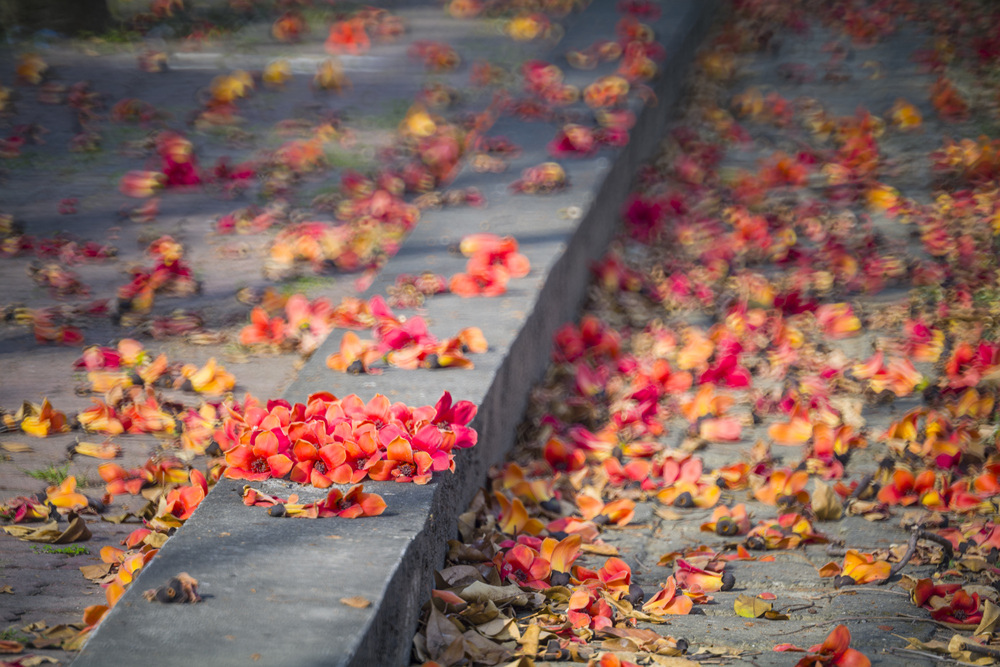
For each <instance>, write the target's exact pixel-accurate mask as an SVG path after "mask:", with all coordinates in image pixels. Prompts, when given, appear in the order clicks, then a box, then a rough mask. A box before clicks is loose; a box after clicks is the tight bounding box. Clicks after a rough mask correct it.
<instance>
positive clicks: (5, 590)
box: [0, 586, 14, 595]
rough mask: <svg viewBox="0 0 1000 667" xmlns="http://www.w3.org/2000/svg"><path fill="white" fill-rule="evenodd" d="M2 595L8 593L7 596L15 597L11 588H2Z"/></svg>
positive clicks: (0, 590) (0, 588)
mask: <svg viewBox="0 0 1000 667" xmlns="http://www.w3.org/2000/svg"><path fill="white" fill-rule="evenodd" d="M0 593H6V594H7V595H13V594H14V589H13V588H11V587H10V586H0Z"/></svg>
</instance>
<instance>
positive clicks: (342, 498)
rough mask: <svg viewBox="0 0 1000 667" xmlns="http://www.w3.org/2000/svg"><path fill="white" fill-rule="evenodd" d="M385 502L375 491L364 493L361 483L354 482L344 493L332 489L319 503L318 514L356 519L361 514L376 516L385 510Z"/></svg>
mask: <svg viewBox="0 0 1000 667" xmlns="http://www.w3.org/2000/svg"><path fill="white" fill-rule="evenodd" d="M385 508H386V504H385V500H383V499H382V496H380V495H378V494H377V493H364V491H363V489H362V485H361V484H355V485H354V486H352V487H351V488H350V489H348V490H347V492H346V493H341V492H340V491H339V490H337V489H334V490H332V491H330V493H329V494H328V495H327V497H326V500H324V501H323V503H322V504H320V507H319V516H321V517H326V516H339V517H341V518H343V519H356V518H358V517H361V516H378V515H379V514H381V513H382V512H384V511H385Z"/></svg>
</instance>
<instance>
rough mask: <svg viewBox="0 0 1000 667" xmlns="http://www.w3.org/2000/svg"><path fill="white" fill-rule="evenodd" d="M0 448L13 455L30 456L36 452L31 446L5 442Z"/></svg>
mask: <svg viewBox="0 0 1000 667" xmlns="http://www.w3.org/2000/svg"><path fill="white" fill-rule="evenodd" d="M0 448H3V450H4V451H7V452H10V453H11V454H29V453H31V452H33V451H35V450H34V449H32V448H31V446H30V445H24V444H21V443H20V442H5V443H3V444H2V445H0Z"/></svg>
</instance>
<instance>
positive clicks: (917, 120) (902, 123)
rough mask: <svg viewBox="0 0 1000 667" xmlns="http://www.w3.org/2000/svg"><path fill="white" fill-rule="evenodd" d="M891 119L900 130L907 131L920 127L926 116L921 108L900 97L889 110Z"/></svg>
mask: <svg viewBox="0 0 1000 667" xmlns="http://www.w3.org/2000/svg"><path fill="white" fill-rule="evenodd" d="M889 120H890V122H891V123H892V124H893V125H895V126H896V127H898V128H899V129H900V130H904V131H906V130H915V129H917V128H919V127H920V125H921V123H923V121H924V117H923V115H922V114H921V113H920V109H918V108H917V107H915V106H913V105H912V104H910V103H909V102H907V101H906V100H904V99H902V98H900V99H898V100H896V103H895V104H893V105H892V108H891V109H890V110H889Z"/></svg>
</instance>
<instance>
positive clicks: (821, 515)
mask: <svg viewBox="0 0 1000 667" xmlns="http://www.w3.org/2000/svg"><path fill="white" fill-rule="evenodd" d="M812 508H813V512H815V513H816V518H817V519H819V520H820V521H837V520H838V519H840V518H841V517H842V516H844V506H843V505H842V504H841V502H840V496H838V495H837V492H836V491H834V490H833V487H832V486H830V485H829V484H825V483H824V482H822V481H821V480H818V479H817V480H816V487H815V490H814V491H813V494H812Z"/></svg>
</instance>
